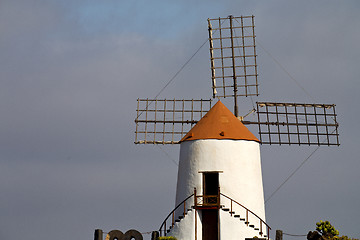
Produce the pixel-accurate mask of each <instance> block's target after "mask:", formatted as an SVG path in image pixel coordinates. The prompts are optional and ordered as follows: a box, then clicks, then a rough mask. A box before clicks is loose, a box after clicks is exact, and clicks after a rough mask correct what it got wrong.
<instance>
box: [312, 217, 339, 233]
mask: <svg viewBox="0 0 360 240" xmlns="http://www.w3.org/2000/svg"><path fill="white" fill-rule="evenodd" d="M316 230H317V231H318V232H319V233H321V234H322V235H323V236H327V237H335V236H337V235H339V231H338V230H336V229H335V228H334V226H332V225H331V224H330V222H329V221H325V222H324V221H322V220H320V222H317V223H316Z"/></svg>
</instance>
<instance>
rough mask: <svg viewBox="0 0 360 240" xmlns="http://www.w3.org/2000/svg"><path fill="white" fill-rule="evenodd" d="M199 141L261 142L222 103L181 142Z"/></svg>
mask: <svg viewBox="0 0 360 240" xmlns="http://www.w3.org/2000/svg"><path fill="white" fill-rule="evenodd" d="M197 139H233V140H249V141H257V142H260V141H259V139H257V138H256V137H255V136H254V134H252V133H251V132H250V131H249V129H247V128H246V127H245V126H244V124H243V123H242V122H241V121H240V120H239V119H237V118H236V117H235V116H234V114H232V112H231V111H230V110H229V109H228V108H227V107H226V106H225V105H224V104H223V103H222V102H220V101H218V102H217V103H216V104H215V105H214V106H213V107H212V108H211V109H210V111H209V112H208V113H207V114H205V116H204V117H203V118H202V119H200V121H199V122H198V123H197V124H196V125H195V126H194V127H193V128H192V129H191V130H190V131H189V132H188V133H187V134H186V135H185V136H184V137H183V138H182V139H181V140H180V142H183V141H191V140H197Z"/></svg>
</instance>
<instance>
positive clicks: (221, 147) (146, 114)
mask: <svg viewBox="0 0 360 240" xmlns="http://www.w3.org/2000/svg"><path fill="white" fill-rule="evenodd" d="M208 30H209V44H210V63H211V83H212V97H213V98H218V99H220V98H228V99H231V100H232V101H233V107H234V108H233V113H232V112H231V111H230V110H229V109H228V108H226V107H225V105H224V104H223V103H222V102H221V101H220V100H219V101H218V102H217V103H216V104H215V105H214V106H212V105H213V104H212V100H211V99H209V100H204V99H186V100H185V99H163V100H160V99H138V103H137V117H136V119H135V123H136V131H135V143H136V144H180V160H179V169H178V181H177V190H176V203H175V208H174V210H173V211H171V212H170V214H169V215H168V216H167V217H166V219H165V220H164V222H163V223H162V224H161V226H160V229H159V233H160V235H171V236H175V237H177V238H178V239H179V240H182V239H195V240H219V239H221V238H237V239H239V238H240V239H244V238H250V237H254V236H257V237H259V238H260V237H262V238H269V230H270V226H269V225H268V224H267V223H266V221H265V207H264V196H263V185H262V175H261V163H260V162H261V161H260V144H270V145H271V144H276V145H293V144H296V145H318V146H320V145H327V146H331V145H339V134H338V123H337V121H336V113H335V105H332V104H307V103H284V102H256V107H255V106H254V109H253V110H252V111H251V112H250V113H249V114H251V113H254V114H255V116H256V118H257V119H256V120H255V121H246V120H245V119H246V117H247V115H249V114H247V115H245V116H240V114H239V109H238V108H239V105H238V102H239V99H240V98H242V97H253V96H254V97H257V96H258V95H259V91H258V88H259V84H258V72H257V61H256V58H257V54H256V41H255V24H254V16H241V17H233V16H229V17H226V18H216V19H208ZM245 125H255V126H257V128H258V136H259V137H258V138H257V137H256V136H255V135H253V134H252V133H251V132H250V131H249V130H248V129H247V128H246V127H245Z"/></svg>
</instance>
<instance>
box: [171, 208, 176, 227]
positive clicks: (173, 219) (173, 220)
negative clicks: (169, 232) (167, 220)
mask: <svg viewBox="0 0 360 240" xmlns="http://www.w3.org/2000/svg"><path fill="white" fill-rule="evenodd" d="M174 215H175V211H173V212H172V223H171V227H174V224H175V216H174Z"/></svg>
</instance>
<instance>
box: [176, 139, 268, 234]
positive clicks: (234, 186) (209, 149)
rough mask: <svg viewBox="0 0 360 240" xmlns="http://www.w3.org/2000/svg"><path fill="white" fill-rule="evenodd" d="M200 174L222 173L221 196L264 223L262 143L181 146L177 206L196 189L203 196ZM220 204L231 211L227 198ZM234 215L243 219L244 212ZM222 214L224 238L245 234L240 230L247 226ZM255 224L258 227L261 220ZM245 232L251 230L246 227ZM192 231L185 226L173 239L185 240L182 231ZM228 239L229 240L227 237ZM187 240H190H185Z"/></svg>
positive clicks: (190, 143) (215, 142)
mask: <svg viewBox="0 0 360 240" xmlns="http://www.w3.org/2000/svg"><path fill="white" fill-rule="evenodd" d="M199 171H222V173H219V186H220V191H221V193H223V194H225V195H227V196H229V197H230V198H232V199H234V200H236V201H237V202H239V203H241V204H242V205H244V206H245V207H247V208H248V209H250V210H251V211H253V212H254V213H256V214H257V215H258V216H259V217H260V218H262V219H263V220H264V221H265V207H264V195H263V184H262V174H261V160H260V147H259V143H257V142H255V141H246V140H216V139H208V140H194V141H185V142H182V143H181V145H180V161H179V170H178V181H177V190H176V205H177V204H178V203H180V202H182V201H183V200H184V199H185V198H186V197H188V196H189V195H191V194H193V192H194V187H196V189H197V193H198V194H202V191H203V189H202V185H203V183H202V174H201V173H199ZM221 204H222V205H225V206H226V207H228V208H230V201H226V200H225V199H224V198H221ZM235 211H236V214H240V215H242V216H244V212H243V213H241V211H243V210H242V209H241V208H239V209H237V210H235ZM221 212H223V211H222V210H220V215H219V216H220V220H219V221H220V236H221V238H223V237H225V235H226V234H227V233H228V232H230V233H231V234H232V236H234V234H235V232H237V233H236V234H237V235H239V234H240V235H241V236H244V234H241V233H245V232H246V231H245V230H243V228H242V227H239V226H241V225H245V224H244V222H240V220H239V219H234V218H233V217H231V216H230V214H229V213H227V212H224V213H225V215H226V214H227V215H229V216H225V215H224V214H223V213H221ZM249 216H250V215H249ZM251 221H252V220H251V219H250V222H251ZM253 221H255V220H253ZM254 224H255V225H259V223H258V220H256V222H254ZM198 226H199V223H198ZM246 228H248V227H247V226H246ZM193 229H194V225H191V224H190V225H186V227H185V225H184V227H181V228H179V229H178V230H177V232H176V233H175V232H174V236H176V237H178V239H179V240H182V239H184V240H185V238H182V237H180V236H183V233H182V231H184V232H191V231H192V232H194V230H193ZM244 231H245V232H244ZM250 231H251V233H253V232H254V230H253V229H250ZM199 233H200V234H198V240H201V229H200V232H199ZM224 234H225V235H224ZM223 235H224V236H223ZM240 235H239V236H240ZM255 235H256V234H255ZM255 235H252V234H250V236H248V234H246V237H253V236H255ZM190 239H193V238H190ZM224 239H225V238H224ZM226 239H228V238H227V237H226ZM237 239H239V238H237ZM240 239H241V238H240ZM186 240H189V238H186Z"/></svg>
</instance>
